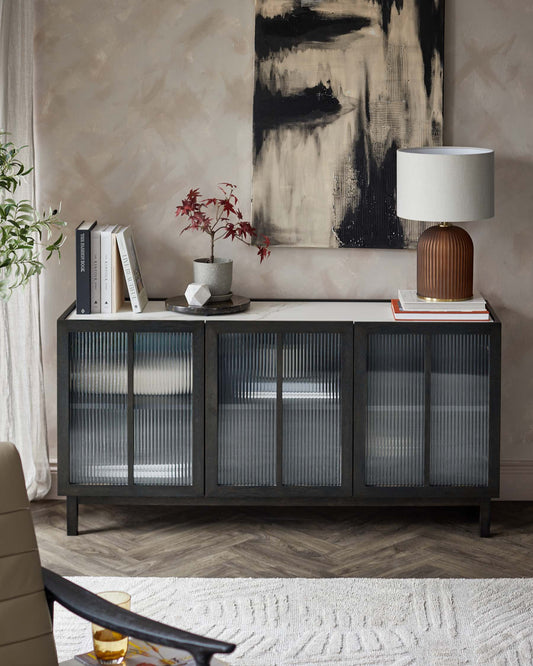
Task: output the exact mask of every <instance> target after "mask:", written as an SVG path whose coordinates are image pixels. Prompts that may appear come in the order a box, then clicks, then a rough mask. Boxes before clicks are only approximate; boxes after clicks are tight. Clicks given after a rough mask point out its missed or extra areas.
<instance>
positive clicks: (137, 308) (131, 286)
mask: <svg viewBox="0 0 533 666" xmlns="http://www.w3.org/2000/svg"><path fill="white" fill-rule="evenodd" d="M117 245H118V249H119V252H120V259H121V261H122V268H123V270H124V277H125V278H126V286H127V287H128V294H129V296H130V301H131V309H132V310H133V312H142V308H141V304H140V302H139V296H138V294H137V289H136V285H135V275H134V273H133V269H132V267H131V261H130V255H129V254H128V248H127V246H126V239H125V238H124V234H123V233H121V234H118V235H117Z"/></svg>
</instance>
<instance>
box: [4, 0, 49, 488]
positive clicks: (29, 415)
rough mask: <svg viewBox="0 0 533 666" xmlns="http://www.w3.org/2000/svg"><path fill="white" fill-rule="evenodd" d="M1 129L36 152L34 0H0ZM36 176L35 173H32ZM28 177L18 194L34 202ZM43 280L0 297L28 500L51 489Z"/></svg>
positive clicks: (7, 401)
mask: <svg viewBox="0 0 533 666" xmlns="http://www.w3.org/2000/svg"><path fill="white" fill-rule="evenodd" d="M0 128H2V129H4V130H6V131H8V132H10V134H11V136H10V137H9V138H10V140H11V141H13V143H14V144H15V145H17V146H22V145H27V146H28V147H27V148H25V149H24V150H23V152H22V154H21V159H22V161H23V163H24V164H33V163H34V153H33V2H30V1H28V0H0ZM31 175H33V174H31ZM34 193H35V187H34V179H33V177H31V176H28V177H27V179H26V182H25V183H24V185H22V186H21V187H20V188H19V189H18V190H17V197H20V198H21V199H28V200H30V201H31V202H34ZM43 389H44V386H43V371H42V363H41V333H40V325H39V284H38V280H37V278H34V279H33V280H32V281H31V283H30V284H29V285H28V286H26V287H24V288H19V289H17V290H15V292H14V293H13V295H12V297H11V299H10V301H8V303H3V302H2V301H0V441H5V440H8V441H11V442H13V443H14V444H15V446H16V447H17V449H18V450H19V452H20V455H21V458H22V464H23V467H24V476H25V478H26V488H27V490H28V495H29V498H30V499H40V498H42V497H44V495H46V493H47V492H48V490H49V489H50V467H49V464H48V452H47V442H46V415H45V404H44V390H43Z"/></svg>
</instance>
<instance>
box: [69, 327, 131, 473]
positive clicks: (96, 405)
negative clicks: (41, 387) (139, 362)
mask: <svg viewBox="0 0 533 666" xmlns="http://www.w3.org/2000/svg"><path fill="white" fill-rule="evenodd" d="M69 367H70V378H69V379H70V413H69V431H70V432H69V440H70V481H71V483H79V484H91V485H98V484H105V485H125V484H127V483H128V447H127V401H128V370H127V338H126V333H122V332H107V331H98V332H90V331H83V332H79V333H78V332H76V333H70V366H69Z"/></svg>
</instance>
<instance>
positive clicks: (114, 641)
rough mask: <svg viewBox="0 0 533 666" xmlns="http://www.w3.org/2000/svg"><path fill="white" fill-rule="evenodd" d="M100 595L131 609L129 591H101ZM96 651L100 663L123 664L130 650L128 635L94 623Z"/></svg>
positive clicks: (109, 664)
mask: <svg viewBox="0 0 533 666" xmlns="http://www.w3.org/2000/svg"><path fill="white" fill-rule="evenodd" d="M98 596H99V597H102V599H105V600H106V601H110V602H111V603H112V604H116V605H117V606H120V607H121V608H125V609H126V610H130V607H131V597H130V595H129V594H128V593H127V592H100V593H99V594H98ZM92 627H93V643H94V653H95V655H96V658H97V659H98V663H99V664H107V665H108V666H111V665H112V664H122V663H123V662H124V657H125V656H126V652H127V651H128V637H127V636H123V635H122V634H119V633H118V632H116V631H111V629H106V628H105V627H100V626H99V625H97V624H93V625H92Z"/></svg>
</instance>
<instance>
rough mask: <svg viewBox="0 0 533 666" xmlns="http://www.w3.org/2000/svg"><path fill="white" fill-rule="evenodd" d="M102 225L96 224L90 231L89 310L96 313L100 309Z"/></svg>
mask: <svg viewBox="0 0 533 666" xmlns="http://www.w3.org/2000/svg"><path fill="white" fill-rule="evenodd" d="M102 229H103V227H102V226H99V225H96V227H94V229H93V230H92V231H91V312H92V313H98V312H100V310H101V303H100V297H101V289H100V281H101V275H102V273H101V270H100V249H101V234H102Z"/></svg>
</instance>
